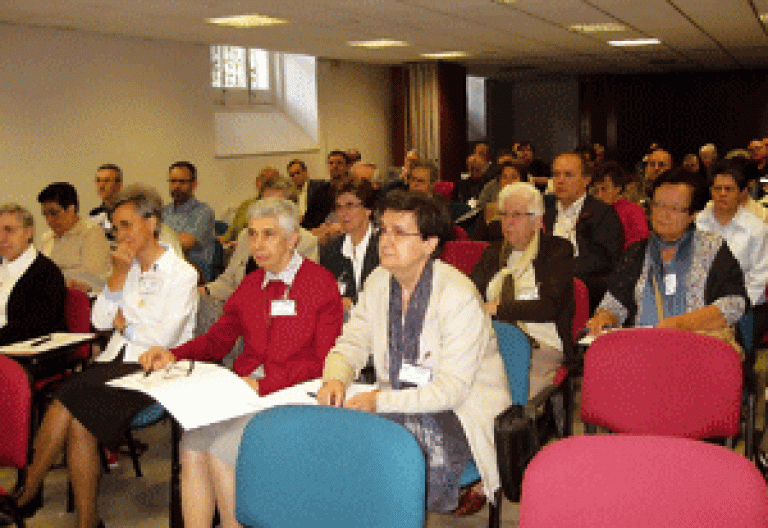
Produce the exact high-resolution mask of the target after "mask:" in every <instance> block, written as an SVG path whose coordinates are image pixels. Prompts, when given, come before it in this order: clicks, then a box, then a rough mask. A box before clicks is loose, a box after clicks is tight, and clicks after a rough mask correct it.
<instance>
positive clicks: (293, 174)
mask: <svg viewBox="0 0 768 528" xmlns="http://www.w3.org/2000/svg"><path fill="white" fill-rule="evenodd" d="M302 172H303V171H293V172H289V173H288V176H290V177H291V178H295V177H296V176H299V175H300V174H301V173H302Z"/></svg>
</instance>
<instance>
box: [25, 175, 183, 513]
mask: <svg viewBox="0 0 768 528" xmlns="http://www.w3.org/2000/svg"><path fill="white" fill-rule="evenodd" d="M161 214H162V202H161V201H160V197H159V196H158V194H157V193H156V192H155V191H154V190H153V189H149V188H146V187H140V186H130V187H127V188H126V189H124V190H123V191H121V192H120V193H119V194H118V195H117V197H116V198H115V209H114V212H113V213H112V217H111V221H112V223H113V224H114V225H115V227H116V229H117V243H118V245H117V249H115V251H113V252H112V254H111V258H112V273H111V275H110V277H109V280H108V282H107V286H106V287H105V288H104V289H103V291H102V292H101V293H100V294H99V296H98V297H97V298H96V302H95V303H94V305H93V312H92V316H91V319H92V322H93V325H94V327H96V328H98V329H101V330H107V329H114V330H115V332H114V333H113V334H112V338H111V339H110V341H109V344H108V345H107V348H106V349H105V350H104V352H102V353H101V354H100V355H99V356H98V357H97V358H96V361H95V362H94V363H93V364H91V365H90V366H88V367H86V368H85V369H84V370H83V371H82V372H78V373H76V374H75V375H73V376H71V377H69V378H68V379H67V381H66V382H65V383H63V384H62V385H61V386H60V387H59V389H58V390H57V391H56V393H55V394H54V396H53V402H52V403H51V404H50V405H49V407H48V410H47V411H46V413H45V416H44V418H43V421H42V424H41V426H40V429H39V431H38V433H37V437H36V439H35V449H34V457H33V459H32V463H31V464H30V465H29V468H28V469H27V473H26V478H25V479H24V481H23V482H22V486H21V487H20V488H19V490H18V491H17V493H16V494H15V495H14V498H15V499H16V503H17V505H18V506H19V507H21V512H22V514H24V515H25V516H31V515H32V514H33V513H34V510H35V509H36V507H39V502H38V500H39V493H40V490H41V488H40V486H41V485H42V482H43V479H44V477H45V474H46V473H47V472H48V469H49V468H50V467H51V465H52V464H53V463H54V462H57V461H58V460H60V459H61V453H62V449H63V447H64V445H65V444H66V445H67V462H68V470H69V475H70V481H71V482H72V487H73V491H74V499H75V505H76V510H77V521H76V526H77V528H93V527H94V526H97V522H98V518H97V514H96V502H97V492H98V478H99V474H100V470H101V465H100V463H99V454H98V443H97V442H101V443H102V444H103V445H104V446H106V447H109V448H112V447H114V446H116V445H118V444H120V443H121V442H122V441H123V439H124V438H125V431H126V430H127V429H128V428H129V427H130V424H131V421H132V420H133V418H134V416H135V415H136V414H137V413H138V412H140V411H141V410H142V409H144V408H145V407H147V406H148V405H150V404H152V403H153V402H154V400H153V399H152V398H150V397H149V396H147V395H145V394H143V393H141V392H137V391H128V390H122V389H115V388H113V387H110V386H109V385H107V384H106V382H107V381H109V380H112V379H115V378H118V377H121V376H124V375H126V374H129V373H131V372H136V371H137V370H140V369H141V367H140V366H139V364H138V359H139V356H140V355H141V353H142V352H144V351H145V350H146V349H148V348H150V347H152V346H155V345H157V346H162V347H172V346H177V345H180V344H181V343H183V342H185V341H186V340H187V339H189V338H190V337H192V325H193V323H194V319H195V310H196V308H197V291H196V290H195V285H196V283H197V273H196V272H195V270H194V269H193V268H192V266H191V265H190V264H189V263H187V262H186V261H184V260H182V259H181V258H180V257H178V256H177V255H176V254H175V253H174V252H173V251H171V250H170V249H169V248H168V246H164V245H161V244H160V243H159V242H158V240H157V236H158V232H159V225H160V218H161ZM94 225H95V224H94ZM96 229H98V230H99V232H101V228H100V227H98V226H96ZM102 526H103V524H102Z"/></svg>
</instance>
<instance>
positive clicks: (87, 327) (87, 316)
mask: <svg viewBox="0 0 768 528" xmlns="http://www.w3.org/2000/svg"><path fill="white" fill-rule="evenodd" d="M65 317H66V319H67V330H69V331H70V332H79V333H86V332H90V331H91V300H90V299H89V298H88V296H87V295H86V294H85V293H84V292H82V291H80V290H76V289H75V288H67V305H66V308H65ZM89 357H91V344H90V343H84V344H82V345H77V347H76V348H75V351H74V354H73V358H74V359H76V360H85V359H88V358H89Z"/></svg>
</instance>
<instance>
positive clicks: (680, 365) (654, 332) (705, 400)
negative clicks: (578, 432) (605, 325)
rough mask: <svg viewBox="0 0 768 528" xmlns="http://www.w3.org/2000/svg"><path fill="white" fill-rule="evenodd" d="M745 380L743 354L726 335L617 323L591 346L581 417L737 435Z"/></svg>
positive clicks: (680, 432)
mask: <svg viewBox="0 0 768 528" xmlns="http://www.w3.org/2000/svg"><path fill="white" fill-rule="evenodd" d="M742 381H743V377H742V366H741V361H740V359H739V356H738V354H737V352H736V351H735V350H734V349H733V347H731V346H730V345H728V344H727V343H726V342H725V341H723V340H720V339H717V338H714V337H708V336H703V335H700V334H696V333H694V332H686V331H683V330H672V329H656V328H644V329H626V330H616V331H613V332H608V333H606V334H604V335H602V336H600V337H598V338H597V339H596V340H595V341H594V343H592V345H591V346H590V347H589V349H588V350H587V353H586V356H585V359H584V379H583V381H582V386H581V419H582V421H584V423H587V424H594V425H599V426H601V427H605V428H607V429H609V430H611V431H615V432H619V433H630V434H655V435H665V436H678V437H685V438H694V439H704V438H732V437H734V436H736V435H737V434H738V433H739V422H740V418H741V396H742V390H741V389H742Z"/></svg>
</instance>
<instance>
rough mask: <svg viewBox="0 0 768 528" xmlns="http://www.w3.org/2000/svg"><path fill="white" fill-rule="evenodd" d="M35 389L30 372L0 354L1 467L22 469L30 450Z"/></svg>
mask: <svg viewBox="0 0 768 528" xmlns="http://www.w3.org/2000/svg"><path fill="white" fill-rule="evenodd" d="M31 409H32V389H31V387H30V381H29V377H28V376H27V372H26V371H25V370H24V369H23V368H22V367H21V365H19V364H18V363H16V362H15V361H14V360H12V359H10V358H8V357H6V356H3V355H0V415H1V416H2V424H3V425H2V426H0V467H15V468H18V469H21V468H23V467H25V466H26V465H27V456H28V453H29V431H30V429H29V428H30V416H31Z"/></svg>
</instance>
